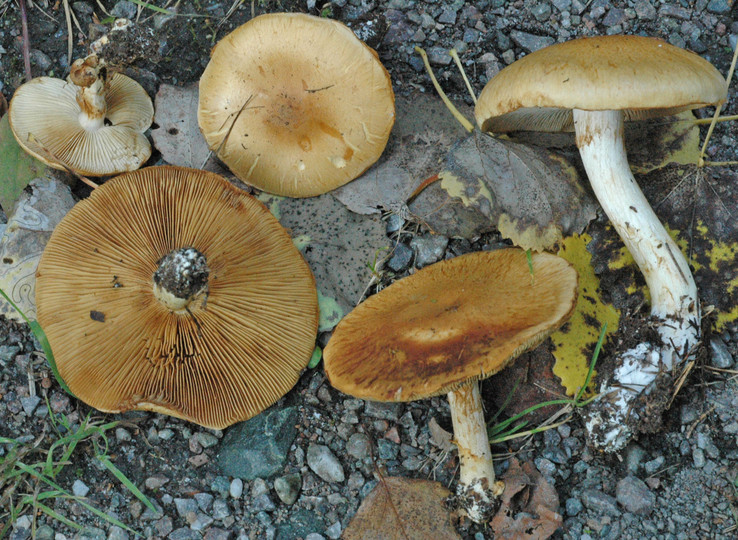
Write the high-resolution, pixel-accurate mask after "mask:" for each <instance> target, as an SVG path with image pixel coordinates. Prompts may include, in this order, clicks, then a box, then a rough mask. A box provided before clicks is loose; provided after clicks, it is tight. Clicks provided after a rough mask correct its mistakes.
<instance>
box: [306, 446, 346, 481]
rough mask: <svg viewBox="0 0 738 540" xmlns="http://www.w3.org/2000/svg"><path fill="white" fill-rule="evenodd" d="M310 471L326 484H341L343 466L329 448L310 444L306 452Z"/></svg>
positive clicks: (343, 477)
mask: <svg viewBox="0 0 738 540" xmlns="http://www.w3.org/2000/svg"><path fill="white" fill-rule="evenodd" d="M307 464H308V467H310V469H311V470H312V471H313V472H314V473H315V474H317V475H318V476H319V477H321V478H322V479H323V480H325V481H326V482H343V481H344V479H345V476H344V472H343V466H342V465H341V462H340V461H338V458H336V456H335V455H334V454H333V452H331V450H330V448H328V447H327V446H324V445H322V444H310V446H309V447H308V451H307Z"/></svg>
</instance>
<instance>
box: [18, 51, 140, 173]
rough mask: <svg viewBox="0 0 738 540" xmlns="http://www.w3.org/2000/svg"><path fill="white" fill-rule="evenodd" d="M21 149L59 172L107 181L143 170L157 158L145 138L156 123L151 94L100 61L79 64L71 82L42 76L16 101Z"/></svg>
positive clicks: (23, 89)
mask: <svg viewBox="0 0 738 540" xmlns="http://www.w3.org/2000/svg"><path fill="white" fill-rule="evenodd" d="M9 115H10V116H9V118H10V127H11V129H12V131H13V135H15V138H16V139H17V141H18V144H19V145H20V146H21V147H22V148H23V149H24V150H25V151H26V152H28V153H29V154H31V155H32V156H34V157H35V158H37V159H39V160H41V161H43V162H44V163H46V164H47V165H49V166H51V167H54V168H56V169H71V170H73V171H75V172H77V173H79V174H84V175H89V176H106V175H112V174H118V173H121V172H126V171H133V170H135V169H138V168H139V167H140V166H141V165H142V164H143V163H144V162H145V161H146V160H147V159H149V157H150V156H151V145H150V144H149V141H148V139H146V137H145V136H144V135H143V132H144V131H146V130H147V129H148V128H149V126H150V125H151V122H152V121H153V119H154V107H153V105H152V104H151V98H149V96H148V94H146V91H145V90H144V89H143V88H142V87H141V85H139V84H138V83H137V82H136V81H134V80H133V79H131V78H129V77H126V76H125V75H123V74H121V73H112V74H111V73H108V72H107V69H106V68H105V67H104V66H103V65H102V63H101V62H100V61H99V60H98V58H97V56H94V55H92V56H88V57H87V58H85V59H79V60H76V61H75V62H74V63H73V64H72V66H71V69H70V73H69V78H68V80H67V81H63V80H61V79H54V78H52V77H37V78H35V79H32V80H31V81H29V82H27V83H25V84H24V85H22V86H21V87H20V88H18V90H16V92H15V94H14V95H13V99H11V101H10V112H9Z"/></svg>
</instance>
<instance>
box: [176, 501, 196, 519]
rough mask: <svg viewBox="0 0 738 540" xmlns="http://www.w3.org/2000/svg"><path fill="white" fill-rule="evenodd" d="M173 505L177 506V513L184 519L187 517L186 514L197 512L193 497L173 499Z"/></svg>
mask: <svg viewBox="0 0 738 540" xmlns="http://www.w3.org/2000/svg"><path fill="white" fill-rule="evenodd" d="M174 506H175V507H176V508H177V514H179V516H180V517H183V518H185V519H187V515H188V514H195V513H196V512H197V502H195V499H174Z"/></svg>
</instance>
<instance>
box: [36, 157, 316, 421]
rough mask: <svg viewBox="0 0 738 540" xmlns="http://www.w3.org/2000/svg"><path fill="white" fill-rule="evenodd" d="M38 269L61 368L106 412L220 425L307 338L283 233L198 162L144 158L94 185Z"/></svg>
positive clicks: (252, 408)
mask: <svg viewBox="0 0 738 540" xmlns="http://www.w3.org/2000/svg"><path fill="white" fill-rule="evenodd" d="M36 280H37V281H36V303H37V313H38V322H39V323H40V325H41V326H42V327H43V329H44V331H45V332H46V335H47V336H48V339H49V343H50V344H51V347H52V349H53V351H54V356H55V359H56V364H57V367H58V369H59V373H60V375H61V377H62V378H63V379H64V381H66V383H67V384H68V385H69V388H70V389H71V390H72V392H74V394H75V395H76V396H78V397H79V398H80V399H82V400H83V401H85V402H86V403H88V404H89V405H91V406H93V407H95V408H97V409H100V410H102V411H106V412H120V411H126V410H130V409H140V410H148V411H155V412H159V413H164V414H169V415H172V416H175V417H179V418H183V419H186V420H189V421H191V422H195V423H197V424H200V425H203V426H206V427H210V428H217V429H222V428H224V427H226V426H228V425H230V424H233V423H234V422H238V421H241V420H246V419H248V418H251V417H252V416H254V415H256V414H258V413H259V412H261V411H262V410H264V409H265V408H266V407H268V406H269V405H271V404H272V403H274V402H275V401H276V400H277V399H279V398H280V397H282V396H283V395H284V394H285V393H286V392H287V391H288V390H289V389H290V388H292V386H294V384H295V383H296V382H297V379H298V377H299V375H300V372H301V370H302V369H304V368H305V366H306V365H307V363H308V361H309V360H310V357H311V354H312V351H313V348H314V346H315V337H316V335H317V328H318V302H317V292H316V288H315V280H314V278H313V275H312V273H311V272H310V269H309V268H308V266H307V264H306V262H305V261H304V259H303V258H302V256H301V255H300V252H299V251H298V250H297V248H296V247H295V246H294V245H293V243H292V241H291V239H290V237H289V234H288V233H287V232H286V230H285V229H284V228H283V227H282V226H281V225H280V224H279V222H278V221H277V220H276V219H275V218H274V217H273V216H272V215H271V214H270V213H269V210H267V209H266V207H265V206H264V205H263V204H262V203H260V202H259V201H257V200H256V199H255V198H253V197H252V196H250V195H248V194H246V193H244V192H243V191H241V190H239V189H237V188H235V187H233V186H232V185H231V184H230V183H228V182H227V181H226V180H225V179H223V178H222V177H220V176H218V175H215V174H212V173H208V172H204V171H197V170H194V169H186V168H178V167H148V168H145V169H141V170H139V171H135V172H132V173H128V174H125V175H121V176H118V177H116V178H114V179H112V180H110V181H108V182H106V183H105V184H103V185H102V186H101V187H99V188H97V189H95V190H94V191H93V192H92V194H91V195H90V197H89V198H87V199H85V200H82V201H81V202H79V203H78V204H77V205H76V206H75V207H74V208H73V209H72V210H71V211H70V212H69V213H68V214H67V215H66V216H65V217H64V219H63V220H62V221H61V223H60V224H59V225H58V226H57V228H56V229H55V230H54V232H53V234H52V236H51V238H50V240H49V243H48V245H47V246H46V249H45V251H44V253H43V256H42V258H41V262H40V263H39V267H38V271H37V274H36Z"/></svg>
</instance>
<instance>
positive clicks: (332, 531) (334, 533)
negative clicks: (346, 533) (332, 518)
mask: <svg viewBox="0 0 738 540" xmlns="http://www.w3.org/2000/svg"><path fill="white" fill-rule="evenodd" d="M342 530H343V528H342V527H341V522H340V521H336V522H335V523H334V524H333V525H331V526H330V527H328V528H327V529H326V530H325V535H326V536H327V537H328V538H330V539H331V540H338V539H339V538H341V531H342Z"/></svg>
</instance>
